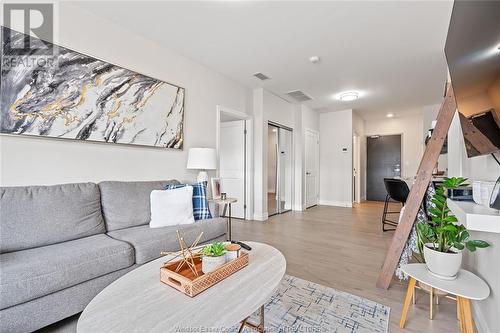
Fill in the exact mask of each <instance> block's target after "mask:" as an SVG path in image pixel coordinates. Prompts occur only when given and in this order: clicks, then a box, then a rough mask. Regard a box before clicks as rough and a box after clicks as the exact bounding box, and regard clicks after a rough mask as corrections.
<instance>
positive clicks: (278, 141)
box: [267, 123, 293, 216]
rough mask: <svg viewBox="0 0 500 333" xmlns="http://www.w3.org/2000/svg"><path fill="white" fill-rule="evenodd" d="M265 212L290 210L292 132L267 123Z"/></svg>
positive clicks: (278, 212) (273, 212)
mask: <svg viewBox="0 0 500 333" xmlns="http://www.w3.org/2000/svg"><path fill="white" fill-rule="evenodd" d="M267 136H268V137H267V139H268V142H267V143H268V144H267V211H268V215H269V216H271V215H275V214H281V213H285V212H288V211H290V210H292V199H293V198H292V193H293V154H292V152H293V141H292V130H291V129H289V128H286V127H283V126H281V125H278V124H274V123H269V124H268V128H267Z"/></svg>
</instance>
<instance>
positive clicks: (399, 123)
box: [365, 114, 424, 178]
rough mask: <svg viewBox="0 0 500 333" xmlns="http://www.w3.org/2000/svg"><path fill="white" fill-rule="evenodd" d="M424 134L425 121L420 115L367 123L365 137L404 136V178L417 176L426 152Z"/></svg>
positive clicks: (373, 120) (402, 157)
mask: <svg viewBox="0 0 500 333" xmlns="http://www.w3.org/2000/svg"><path fill="white" fill-rule="evenodd" d="M422 133H423V120H422V115H419V114H416V115H408V116H401V117H394V118H384V119H370V120H366V121H365V136H371V135H389V134H403V145H402V154H401V160H402V161H401V167H402V170H401V171H402V172H401V176H402V177H404V178H406V177H414V176H415V175H416V174H417V170H418V166H419V164H420V160H421V159H422V155H423V151H424V142H423V138H422Z"/></svg>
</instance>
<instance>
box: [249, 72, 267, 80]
mask: <svg viewBox="0 0 500 333" xmlns="http://www.w3.org/2000/svg"><path fill="white" fill-rule="evenodd" d="M253 76H255V77H256V78H258V79H259V80H262V81H265V80H269V79H270V77H269V76H267V75H266V74H264V73H261V72H258V73H255V74H254V75H253Z"/></svg>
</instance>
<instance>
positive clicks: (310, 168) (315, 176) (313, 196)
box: [305, 131, 319, 208]
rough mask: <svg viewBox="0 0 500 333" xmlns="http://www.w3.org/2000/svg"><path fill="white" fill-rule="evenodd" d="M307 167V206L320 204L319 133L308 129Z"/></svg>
mask: <svg viewBox="0 0 500 333" xmlns="http://www.w3.org/2000/svg"><path fill="white" fill-rule="evenodd" d="M305 162H306V163H305V167H306V170H305V171H306V208H309V207H311V206H314V205H317V204H318V197H319V193H318V191H319V186H318V185H319V183H318V181H319V135H318V133H316V132H313V131H306V135H305Z"/></svg>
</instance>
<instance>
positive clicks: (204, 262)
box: [201, 255, 226, 274]
mask: <svg viewBox="0 0 500 333" xmlns="http://www.w3.org/2000/svg"><path fill="white" fill-rule="evenodd" d="M225 263H226V256H225V255H222V256H220V257H209V256H203V257H202V258H201V271H202V272H203V273H205V274H207V273H210V272H213V271H215V270H216V269H217V268H218V267H220V266H222V265H224V264H225Z"/></svg>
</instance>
